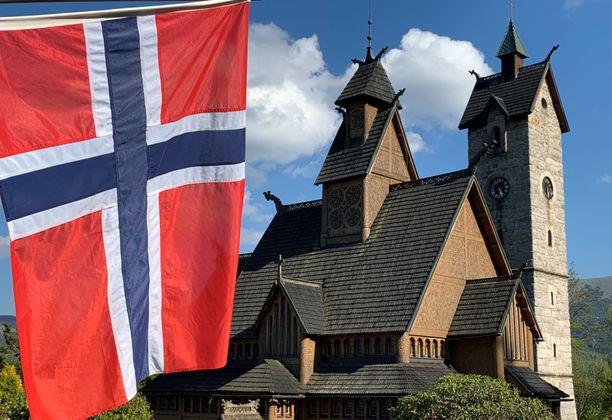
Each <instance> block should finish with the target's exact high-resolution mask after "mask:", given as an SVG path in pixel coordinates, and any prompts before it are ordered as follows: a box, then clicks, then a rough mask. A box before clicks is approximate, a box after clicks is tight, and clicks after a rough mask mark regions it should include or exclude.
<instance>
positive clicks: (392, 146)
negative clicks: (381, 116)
mask: <svg viewBox="0 0 612 420" xmlns="http://www.w3.org/2000/svg"><path fill="white" fill-rule="evenodd" d="M369 172H370V173H374V174H377V175H383V176H386V177H388V178H391V179H395V180H397V181H398V182H406V181H410V180H412V179H416V178H417V176H416V169H415V167H414V162H413V159H412V154H411V153H410V149H409V147H408V142H407V140H406V135H405V133H404V129H403V127H402V123H401V120H400V118H399V113H398V112H397V111H395V113H394V114H393V116H392V117H391V119H390V121H389V124H387V125H386V129H385V131H384V133H383V135H382V139H381V140H380V141H379V144H378V148H377V150H376V152H375V154H374V156H373V159H372V162H371V163H370V171H369Z"/></svg>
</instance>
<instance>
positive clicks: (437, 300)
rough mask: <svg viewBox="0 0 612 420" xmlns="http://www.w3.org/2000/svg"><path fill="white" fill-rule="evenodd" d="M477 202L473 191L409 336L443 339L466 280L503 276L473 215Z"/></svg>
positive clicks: (457, 222) (454, 227)
mask: <svg viewBox="0 0 612 420" xmlns="http://www.w3.org/2000/svg"><path fill="white" fill-rule="evenodd" d="M477 198H478V197H477V196H476V194H475V193H474V188H473V189H472V192H470V194H469V196H468V199H467V200H465V201H464V203H463V205H462V207H461V211H460V213H459V215H458V217H457V220H456V221H455V224H454V226H453V228H452V231H451V234H450V236H449V238H448V240H447V242H446V244H445V246H444V249H443V251H442V255H441V257H440V260H439V262H438V265H437V266H436V268H435V271H434V274H433V276H432V279H431V281H430V283H429V286H428V287H427V290H426V292H425V297H424V299H423V302H422V303H421V306H420V308H419V311H418V313H417V318H416V320H415V322H414V324H413V327H412V329H411V331H410V334H411V335H422V336H430V337H439V338H446V335H447V333H448V330H449V328H450V325H451V323H452V320H453V316H454V315H455V310H456V309H457V305H458V303H459V299H460V298H461V294H462V293H463V288H464V287H465V282H466V280H468V279H479V278H488V277H496V276H497V275H500V274H505V273H502V272H499V271H501V270H498V269H497V268H496V265H495V262H494V260H493V258H492V256H491V254H490V252H489V249H488V247H487V243H486V241H485V237H484V233H483V228H482V226H481V225H482V224H481V223H479V222H478V219H477V215H476V212H475V208H476V207H477V206H475V204H474V201H475V200H476V199H477Z"/></svg>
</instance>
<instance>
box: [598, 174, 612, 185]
mask: <svg viewBox="0 0 612 420" xmlns="http://www.w3.org/2000/svg"><path fill="white" fill-rule="evenodd" d="M599 181H600V182H605V183H606V184H612V175H607V174H606V175H603V176H602V177H601V178H599Z"/></svg>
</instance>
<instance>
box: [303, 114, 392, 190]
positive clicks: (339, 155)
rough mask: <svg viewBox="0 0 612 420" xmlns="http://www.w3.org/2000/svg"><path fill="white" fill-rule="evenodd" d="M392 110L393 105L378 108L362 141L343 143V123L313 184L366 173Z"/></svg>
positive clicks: (389, 119)
mask: <svg viewBox="0 0 612 420" xmlns="http://www.w3.org/2000/svg"><path fill="white" fill-rule="evenodd" d="M394 112H395V106H391V107H388V108H385V109H379V110H378V112H377V114H376V117H375V118H374V122H373V124H372V128H371V129H370V132H369V133H368V136H367V137H366V138H365V140H364V141H363V142H361V143H359V144H356V145H346V144H345V143H346V140H345V138H346V136H345V124H344V123H343V124H342V125H341V126H340V129H339V130H338V133H337V134H336V138H335V139H334V141H333V143H332V145H331V147H330V149H329V152H328V153H327V157H326V158H325V162H323V166H322V167H321V171H320V172H319V176H318V177H317V179H316V181H315V185H319V184H322V183H324V182H330V181H339V180H341V179H347V178H352V177H356V176H364V175H367V173H368V170H369V168H370V166H371V162H372V161H373V159H374V157H375V151H376V150H377V148H378V144H379V143H380V142H381V141H382V139H383V136H384V134H385V132H386V128H387V126H388V125H389V123H390V121H391V118H392V117H393V113H394Z"/></svg>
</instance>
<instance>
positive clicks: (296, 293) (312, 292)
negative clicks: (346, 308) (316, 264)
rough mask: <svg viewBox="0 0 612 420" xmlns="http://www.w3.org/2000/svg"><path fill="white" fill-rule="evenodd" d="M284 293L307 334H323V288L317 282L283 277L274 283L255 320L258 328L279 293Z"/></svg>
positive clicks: (255, 326)
mask: <svg viewBox="0 0 612 420" xmlns="http://www.w3.org/2000/svg"><path fill="white" fill-rule="evenodd" d="M279 293H280V294H282V295H283V296H284V297H285V298H286V299H287V300H288V301H289V303H290V305H291V308H292V309H293V312H294V313H295V315H296V317H297V319H298V320H299V322H300V325H301V326H302V328H303V329H304V331H305V332H306V334H307V335H321V334H323V331H324V327H325V316H324V309H323V288H322V287H321V284H319V283H316V282H312V281H310V282H306V281H301V280H296V279H288V278H286V277H282V278H281V279H280V280H278V281H276V282H275V283H274V286H272V288H271V289H270V292H269V294H268V297H267V299H266V301H265V303H264V305H263V307H262V309H261V311H260V313H259V316H258V317H257V320H256V321H255V325H254V328H258V327H259V326H260V325H261V323H262V322H263V320H264V318H263V317H264V315H265V314H266V313H267V312H268V311H269V310H270V308H271V306H272V304H273V302H274V300H275V299H276V297H277V296H278V294H279Z"/></svg>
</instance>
